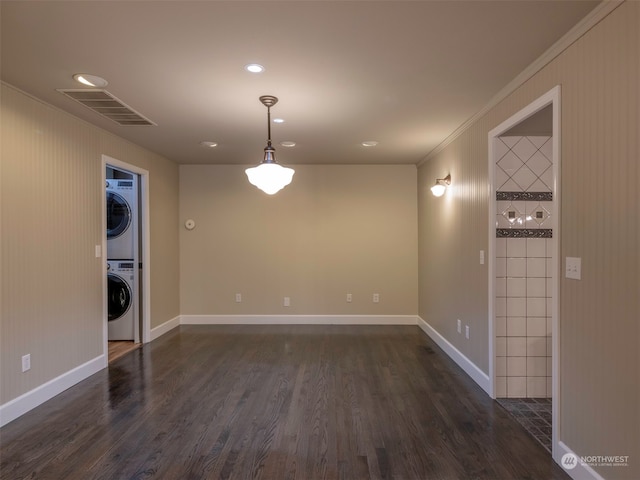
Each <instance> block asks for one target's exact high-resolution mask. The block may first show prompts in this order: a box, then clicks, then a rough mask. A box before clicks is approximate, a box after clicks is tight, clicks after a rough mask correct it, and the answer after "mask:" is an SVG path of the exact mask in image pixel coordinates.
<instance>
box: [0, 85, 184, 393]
mask: <svg viewBox="0 0 640 480" xmlns="http://www.w3.org/2000/svg"><path fill="white" fill-rule="evenodd" d="M1 88H2V90H1V95H2V96H1V100H2V103H1V106H2V125H1V130H0V132H1V135H2V142H1V143H2V146H1V151H0V155H1V157H0V158H1V163H0V172H1V191H0V192H1V215H2V216H1V229H2V230H1V232H2V243H1V252H2V253H1V259H2V290H1V291H2V298H1V315H2V316H1V324H0V336H1V338H0V342H1V353H0V362H1V375H2V384H1V385H0V393H1V396H0V404H4V403H6V402H7V401H9V400H12V399H14V398H16V397H18V396H19V395H21V394H23V393H26V392H28V391H30V390H32V389H34V388H36V387H38V386H40V385H42V384H43V383H45V382H47V381H49V380H51V379H53V378H56V377H57V376H59V375H61V374H63V373H66V372H68V371H69V370H71V369H73V368H75V367H77V366H79V365H82V364H83V363H85V362H87V361H89V360H91V359H93V358H96V357H98V356H99V355H101V354H102V353H103V352H102V350H103V322H104V319H103V315H102V285H103V276H104V274H105V270H104V265H105V259H104V258H95V250H94V249H95V245H100V244H101V243H102V232H103V227H102V218H103V215H102V211H101V208H102V203H101V202H102V197H103V195H104V185H103V184H102V182H101V178H102V154H106V155H109V156H111V157H114V158H117V159H119V160H122V161H124V162H127V163H130V164H133V165H136V166H138V167H141V168H144V169H147V170H149V172H150V174H149V177H150V179H149V182H150V208H151V219H150V223H151V263H152V265H151V276H152V284H151V323H152V327H153V326H155V325H158V324H161V323H163V322H166V321H167V320H169V319H171V318H173V317H175V316H176V315H178V314H179V297H178V278H179V272H178V261H177V257H178V238H177V237H178V235H177V230H176V224H177V204H178V180H177V175H178V168H177V166H176V165H175V164H173V163H172V162H169V161H168V160H166V159H164V158H162V157H159V156H158V155H155V154H153V153H150V152H148V151H146V150H144V149H142V148H140V147H137V146H135V145H133V144H131V143H129V142H126V141H124V140H122V139H119V138H118V137H115V136H113V135H111V134H108V133H106V132H104V131H102V130H100V129H98V128H95V127H92V126H90V125H88V124H87V123H85V122H82V121H80V120H78V119H77V118H75V117H73V116H70V115H68V114H65V113H63V112H61V111H59V110H57V109H55V108H52V107H50V106H48V105H45V104H43V103H41V102H39V101H36V100H34V99H33V98H31V97H28V96H26V95H24V94H23V93H21V92H19V91H17V90H15V89H13V88H12V87H10V86H8V85H4V84H3V85H2V87H1ZM27 353H30V354H31V370H30V371H28V372H26V373H22V372H21V357H22V355H25V354H27Z"/></svg>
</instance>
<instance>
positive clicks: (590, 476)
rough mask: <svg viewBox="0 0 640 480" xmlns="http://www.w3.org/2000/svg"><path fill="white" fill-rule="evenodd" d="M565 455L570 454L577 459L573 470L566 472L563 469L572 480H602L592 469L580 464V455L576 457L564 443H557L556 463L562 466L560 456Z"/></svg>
mask: <svg viewBox="0 0 640 480" xmlns="http://www.w3.org/2000/svg"><path fill="white" fill-rule="evenodd" d="M567 453H571V454H573V455H575V456H576V457H578V463H577V465H576V468H573V469H571V470H567V469H566V468H563V470H564V471H565V472H566V473H567V475H569V476H570V477H571V478H573V480H604V477H602V476H601V475H600V474H599V473H598V472H596V471H595V470H594V469H593V468H591V467H590V466H589V465H587V464H586V463H582V462H581V461H580V460H579V459H580V455H578V454H577V453H575V452H574V451H573V450H571V449H570V448H569V447H568V446H567V445H565V444H564V442H558V459H557V460H556V462H557V463H558V464H560V465H562V464H561V463H560V460H561V459H562V456H563V455H565V454H567Z"/></svg>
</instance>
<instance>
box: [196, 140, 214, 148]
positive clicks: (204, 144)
mask: <svg viewBox="0 0 640 480" xmlns="http://www.w3.org/2000/svg"><path fill="white" fill-rule="evenodd" d="M200 145H202V146H203V147H207V148H213V147H217V146H218V144H217V143H216V142H209V141H206V142H200Z"/></svg>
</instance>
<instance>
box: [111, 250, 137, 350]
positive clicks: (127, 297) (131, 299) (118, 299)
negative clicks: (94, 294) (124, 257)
mask: <svg viewBox="0 0 640 480" xmlns="http://www.w3.org/2000/svg"><path fill="white" fill-rule="evenodd" d="M133 267H134V262H133V261H131V260H129V261H119V260H108V261H107V281H108V293H107V295H108V298H107V304H108V317H109V322H108V331H109V332H108V339H109V340H135V328H136V325H137V321H136V320H137V318H138V315H137V313H136V308H135V305H136V302H135V295H134V288H133V287H134V281H135V280H134V278H135V276H134V274H135V272H134V268H133Z"/></svg>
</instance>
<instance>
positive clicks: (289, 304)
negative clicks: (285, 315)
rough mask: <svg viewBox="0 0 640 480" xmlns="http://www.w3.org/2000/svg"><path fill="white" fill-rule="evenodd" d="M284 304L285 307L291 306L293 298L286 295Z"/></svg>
mask: <svg viewBox="0 0 640 480" xmlns="http://www.w3.org/2000/svg"><path fill="white" fill-rule="evenodd" d="M283 305H284V306H285V307H290V306H291V298H289V297H284V302H283Z"/></svg>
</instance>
